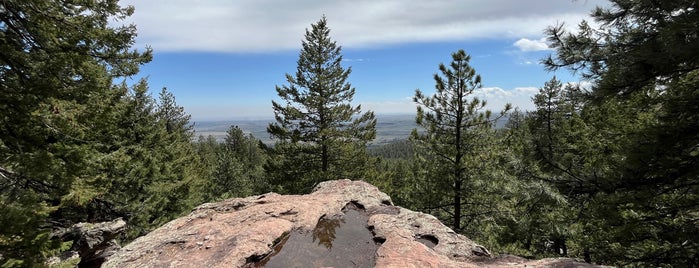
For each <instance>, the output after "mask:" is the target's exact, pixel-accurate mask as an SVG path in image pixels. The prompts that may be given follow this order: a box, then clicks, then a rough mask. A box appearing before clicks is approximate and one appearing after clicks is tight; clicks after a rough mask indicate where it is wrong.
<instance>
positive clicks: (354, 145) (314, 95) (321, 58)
mask: <svg viewBox="0 0 699 268" xmlns="http://www.w3.org/2000/svg"><path fill="white" fill-rule="evenodd" d="M302 44H303V48H302V49H301V53H300V54H299V59H298V66H297V68H296V74H295V75H291V74H287V75H286V80H287V82H288V83H289V84H288V85H284V86H277V87H276V90H277V94H278V95H279V97H280V98H281V99H282V100H283V102H281V103H279V102H276V101H272V105H273V108H274V114H275V119H276V122H275V123H272V124H270V125H269V127H268V128H267V131H268V132H269V133H270V135H271V136H272V137H273V138H274V139H276V144H275V146H274V151H275V153H276V156H275V157H273V158H272V160H271V161H270V162H269V165H268V166H267V168H268V171H270V173H271V174H272V176H273V177H274V179H275V180H276V182H277V183H278V184H279V185H282V188H281V189H278V190H280V191H285V192H303V191H308V190H310V189H311V187H312V186H313V185H314V184H315V183H318V182H320V181H323V180H330V179H338V178H361V177H362V176H363V173H364V170H365V168H366V167H367V166H368V163H367V161H368V157H367V154H366V144H367V143H368V142H369V141H371V140H373V139H374V138H375V136H376V130H375V127H376V119H375V117H374V113H373V112H365V113H361V106H359V105H358V106H353V105H352V104H351V102H352V99H353V97H354V94H355V89H354V88H353V87H352V85H351V84H350V83H349V82H347V78H348V76H349V74H350V73H351V68H347V69H345V68H343V67H342V65H341V63H342V54H341V47H340V46H338V45H337V44H336V42H335V41H333V40H332V39H331V38H330V29H329V28H328V26H327V21H326V18H325V17H323V18H321V19H320V20H319V21H318V22H317V23H315V24H313V25H311V29H310V30H308V29H306V35H305V40H304V41H303V43H302Z"/></svg>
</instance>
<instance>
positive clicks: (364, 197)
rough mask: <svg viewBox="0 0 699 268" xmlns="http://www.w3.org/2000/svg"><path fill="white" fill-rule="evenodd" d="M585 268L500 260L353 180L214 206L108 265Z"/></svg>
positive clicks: (550, 262)
mask: <svg viewBox="0 0 699 268" xmlns="http://www.w3.org/2000/svg"><path fill="white" fill-rule="evenodd" d="M524 265H538V266H542V265H543V266H557V265H563V266H561V267H585V266H587V265H586V264H584V263H577V262H574V261H572V260H569V259H547V260H539V261H530V260H525V259H522V258H517V257H507V258H493V256H492V255H491V254H490V253H489V252H488V250H486V249H485V248H484V247H482V246H480V245H478V244H476V243H474V242H473V241H471V240H469V239H468V238H466V237H464V236H462V235H459V234H456V233H454V232H453V231H452V230H451V229H449V228H448V227H446V226H444V225H443V224H442V223H441V222H440V221H439V220H437V219H436V218H435V217H433V216H431V215H428V214H424V213H419V212H414V211H411V210H407V209H404V208H401V207H397V206H393V203H392V202H391V199H390V197H389V196H388V195H386V194H385V193H382V192H381V191H379V190H378V189H377V188H376V187H374V186H372V185H370V184H368V183H365V182H362V181H350V180H337V181H328V182H323V183H321V184H319V185H318V186H317V187H316V188H315V190H314V192H313V193H311V194H308V195H279V194H275V193H268V194H264V195H259V196H251V197H247V198H233V199H228V200H225V201H222V202H218V203H207V204H203V205H201V206H199V207H197V208H195V209H194V210H193V211H192V213H190V214H189V215H188V216H185V217H182V218H179V219H176V220H173V221H171V222H169V223H167V224H165V225H164V226H162V227H160V228H158V229H156V230H154V231H153V232H151V233H149V234H148V235H146V236H143V237H141V238H138V239H136V240H135V241H133V242H132V243H131V244H129V245H127V246H125V247H124V248H123V249H122V250H121V251H119V252H117V253H116V254H115V255H113V256H112V257H111V258H110V259H109V260H108V261H107V262H106V263H104V265H103V267H119V268H122V267H483V266H489V267H513V266H520V267H523V266H524Z"/></svg>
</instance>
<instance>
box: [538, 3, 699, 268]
mask: <svg viewBox="0 0 699 268" xmlns="http://www.w3.org/2000/svg"><path fill="white" fill-rule="evenodd" d="M611 2H612V5H611V7H610V8H597V9H595V10H594V11H593V13H592V16H593V18H594V19H595V20H597V22H598V23H599V25H600V27H598V28H593V27H592V26H591V25H590V24H588V23H586V22H583V23H581V24H580V26H579V31H577V32H576V33H574V34H573V33H568V32H566V31H565V30H564V27H563V26H562V25H559V26H555V27H551V28H550V29H549V30H548V35H549V40H550V41H551V44H552V47H553V48H554V49H555V50H556V55H555V56H551V57H549V58H548V59H547V60H545V62H544V63H545V64H546V65H547V67H548V68H549V69H557V68H569V69H572V70H576V71H579V72H581V73H582V74H583V76H584V77H585V78H588V79H590V80H591V81H592V82H593V87H592V90H591V93H590V95H589V97H590V100H591V101H592V102H591V103H590V104H589V105H586V106H585V109H584V111H583V115H585V114H587V116H585V119H584V122H585V123H586V124H589V125H592V126H594V131H590V132H589V135H593V136H592V137H591V138H588V139H584V140H587V141H590V143H588V144H587V145H593V146H595V147H597V148H600V147H601V148H600V149H602V150H601V152H605V151H611V152H613V154H612V156H613V157H606V159H609V160H611V161H613V162H612V163H611V164H605V166H602V167H603V168H600V167H599V166H596V168H597V169H598V170H597V173H596V174H594V176H588V178H590V179H589V180H585V181H583V182H582V183H581V184H582V185H583V186H584V187H588V188H590V189H592V190H594V191H595V193H596V194H595V199H594V200H595V203H596V206H595V207H594V208H595V209H594V210H592V211H591V213H594V215H595V216H596V217H595V218H594V220H595V221H594V222H593V223H594V224H593V223H589V224H588V226H592V227H595V228H596V229H594V230H595V231H597V230H602V232H601V233H602V234H603V235H601V236H600V237H592V238H594V239H590V240H591V247H592V248H595V249H601V250H604V251H603V252H599V253H598V254H597V257H598V258H602V261H606V262H610V263H614V264H618V265H640V266H646V265H647V266H663V265H671V266H683V267H687V266H695V265H697V263H699V245H698V243H697V241H696V239H693V237H697V236H699V228H698V227H697V224H696V215H697V213H699V205H697V204H699V194H698V192H699V173H698V172H697V168H696V167H697V166H698V165H699V149H697V144H699V126H698V125H697V122H699V120H698V118H697V114H699V113H698V111H697V107H699V105H698V104H699V93H698V92H699V91H697V90H696V88H697V86H699V83H698V82H697V81H699V80H698V79H697V77H698V75H697V74H698V71H697V69H698V68H699V66H698V62H699V61H698V60H697V59H698V58H699V52H697V51H699V47H698V44H699V40H697V39H698V38H699V34H697V31H698V29H699V27H697V22H698V21H699V13H697V8H698V6H697V2H696V1H684V0H670V1H622V0H613V1H611ZM604 113H606V116H603V114H604ZM610 115H612V116H614V118H608V117H609V116H610ZM619 119H622V120H619ZM596 122H605V123H606V124H600V123H596ZM597 141H605V142H604V143H603V144H604V145H607V146H604V147H602V146H597V145H598V144H600V142H597ZM581 145H585V144H579V145H578V146H581ZM579 148H586V147H582V146H581V147H579ZM599 163H604V162H602V161H600V162H599ZM609 166H611V167H613V168H608V167H609ZM610 207H613V208H617V209H615V210H610V209H608V208H610ZM670 219H671V220H670ZM609 226H613V228H608V227H609ZM632 234H633V235H632ZM636 234H642V235H636Z"/></svg>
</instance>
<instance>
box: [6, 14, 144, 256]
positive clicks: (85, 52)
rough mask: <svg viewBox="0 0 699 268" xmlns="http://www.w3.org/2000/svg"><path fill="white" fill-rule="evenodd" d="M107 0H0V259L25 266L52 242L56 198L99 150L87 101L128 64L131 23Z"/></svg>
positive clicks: (133, 58) (133, 68) (138, 59)
mask: <svg viewBox="0 0 699 268" xmlns="http://www.w3.org/2000/svg"><path fill="white" fill-rule="evenodd" d="M117 2H118V1H116V0H108V1H81V2H80V4H76V3H72V2H71V3H68V2H66V1H39V0H7V1H0V21H1V22H0V39H1V40H3V41H2V42H0V81H1V83H0V91H1V92H2V94H0V226H2V228H0V255H2V258H1V259H0V266H13V265H23V266H32V265H35V264H37V263H41V261H42V259H43V257H44V256H45V255H46V254H47V253H48V252H50V251H51V250H52V249H54V248H56V247H57V246H58V244H57V243H54V242H51V237H50V232H51V230H52V228H54V227H60V226H57V225H60V224H64V223H65V224H70V222H65V221H64V220H63V219H61V218H55V217H56V215H57V214H56V213H55V212H56V211H58V209H59V208H60V207H62V206H63V205H64V204H63V201H62V200H63V199H64V198H63V197H65V196H68V195H71V194H77V193H79V192H81V189H80V187H79V186H80V185H81V184H80V183H76V182H78V181H81V180H82V179H84V178H87V177H90V176H92V175H93V174H91V171H92V170H93V169H92V168H91V165H92V164H93V160H94V159H97V158H99V157H100V156H101V154H100V153H99V150H97V149H96V147H95V145H96V144H95V143H94V140H92V138H93V136H92V135H91V132H92V131H93V130H94V128H93V126H94V125H95V124H98V123H99V122H100V120H102V119H104V117H103V116H104V115H105V114H104V113H103V111H101V110H93V109H91V108H92V107H96V106H99V104H101V103H104V102H105V101H106V100H108V99H110V96H109V95H110V94H111V93H109V90H110V89H111V83H112V79H115V78H119V77H124V76H130V75H133V74H135V73H137V72H138V67H139V65H140V64H143V63H145V62H148V61H149V60H150V58H151V53H150V51H146V52H145V53H141V52H138V51H135V50H132V48H131V46H132V44H133V43H134V38H135V35H136V31H135V27H134V26H133V25H129V26H123V27H113V26H111V25H112V24H111V23H109V22H110V20H113V19H116V20H122V19H124V18H126V17H128V16H130V15H131V14H132V12H133V8H131V7H128V8H122V7H120V6H119V5H118V3H117Z"/></svg>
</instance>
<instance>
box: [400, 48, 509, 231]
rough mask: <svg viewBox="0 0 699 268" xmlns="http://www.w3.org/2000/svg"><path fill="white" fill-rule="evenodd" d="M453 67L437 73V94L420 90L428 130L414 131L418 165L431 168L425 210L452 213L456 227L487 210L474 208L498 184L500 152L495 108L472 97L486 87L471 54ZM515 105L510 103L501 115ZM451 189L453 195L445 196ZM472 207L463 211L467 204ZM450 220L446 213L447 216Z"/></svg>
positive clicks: (456, 57) (458, 57)
mask: <svg viewBox="0 0 699 268" xmlns="http://www.w3.org/2000/svg"><path fill="white" fill-rule="evenodd" d="M452 59H453V60H452V62H451V64H450V66H449V68H447V66H445V65H444V64H440V65H439V70H440V71H441V72H442V76H440V75H439V74H435V75H434V79H435V82H436V85H435V88H436V90H437V91H436V93H435V94H434V95H433V96H432V97H428V96H425V95H424V94H423V93H422V92H421V91H420V90H419V89H418V90H416V92H415V97H414V98H413V100H414V101H415V102H416V103H417V104H418V105H419V106H418V108H417V117H416V122H417V124H418V125H419V126H421V127H422V128H423V129H424V130H425V131H424V132H423V133H420V132H418V130H417V129H415V130H413V132H412V134H411V140H413V141H414V142H415V144H416V146H417V148H418V151H417V152H418V154H419V157H418V158H417V161H418V163H419V164H420V165H421V166H422V168H423V169H424V170H425V171H426V172H427V173H426V174H424V175H425V177H424V180H425V181H424V184H423V185H424V186H423V187H425V188H426V189H425V191H424V192H423V193H424V194H425V196H424V197H423V198H421V199H423V200H425V201H426V202H425V203H424V206H425V208H428V209H431V210H436V212H437V213H439V214H438V215H449V218H451V220H450V222H451V224H452V226H453V228H454V230H456V231H462V227H461V226H462V224H461V223H462V220H465V221H466V224H465V225H464V226H474V225H472V224H471V223H473V222H475V221H478V220H480V219H481V218H482V217H481V216H482V215H484V214H481V212H474V211H473V210H475V209H476V208H479V206H480V205H482V202H483V201H484V200H479V199H477V198H475V193H477V192H483V191H484V190H485V188H487V187H488V186H489V185H491V183H492V182H493V180H492V179H493V177H492V176H491V175H492V174H491V173H490V172H491V171H492V164H491V160H492V159H493V157H494V155H493V154H492V153H493V152H494V151H492V150H490V148H491V146H492V145H493V144H494V140H493V138H494V136H495V135H494V131H493V129H492V125H493V122H494V121H495V120H497V118H496V119H492V118H491V112H490V111H487V110H486V111H484V108H485V105H486V102H485V101H484V100H479V99H478V98H471V94H473V91H474V90H476V89H478V88H480V87H481V78H480V75H477V74H476V72H475V70H474V69H473V68H471V66H470V65H469V60H470V56H468V55H466V52H464V51H463V50H459V51H457V52H455V53H453V54H452ZM509 109H510V105H509V104H508V105H507V106H506V107H505V108H504V110H503V111H502V113H501V114H500V116H503V115H504V114H505V113H506V112H507V111H508V110H509ZM445 192H448V193H449V194H445ZM463 205H466V208H467V209H470V210H472V211H467V212H466V213H465V214H462V213H463V211H462V210H463V209H464V207H462V206H463ZM442 218H445V217H442Z"/></svg>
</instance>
